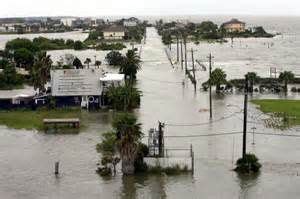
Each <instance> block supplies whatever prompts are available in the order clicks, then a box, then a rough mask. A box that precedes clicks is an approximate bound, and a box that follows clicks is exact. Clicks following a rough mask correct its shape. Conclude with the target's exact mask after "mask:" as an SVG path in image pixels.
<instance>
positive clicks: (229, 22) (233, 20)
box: [223, 18, 245, 25]
mask: <svg viewBox="0 0 300 199" xmlns="http://www.w3.org/2000/svg"><path fill="white" fill-rule="evenodd" d="M227 24H245V22H242V21H240V20H238V19H235V18H233V19H231V20H230V21H227V22H225V23H223V25H227Z"/></svg>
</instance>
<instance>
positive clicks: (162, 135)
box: [158, 121, 165, 157]
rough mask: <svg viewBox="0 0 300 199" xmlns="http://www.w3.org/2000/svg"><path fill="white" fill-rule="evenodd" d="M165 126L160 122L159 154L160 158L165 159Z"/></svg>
mask: <svg viewBox="0 0 300 199" xmlns="http://www.w3.org/2000/svg"><path fill="white" fill-rule="evenodd" d="M164 127H165V124H163V123H161V122H160V121H158V153H159V157H164V130H163V128H164Z"/></svg>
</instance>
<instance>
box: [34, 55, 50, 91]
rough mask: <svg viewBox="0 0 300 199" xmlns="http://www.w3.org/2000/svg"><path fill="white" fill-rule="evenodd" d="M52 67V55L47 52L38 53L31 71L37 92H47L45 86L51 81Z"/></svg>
mask: <svg viewBox="0 0 300 199" xmlns="http://www.w3.org/2000/svg"><path fill="white" fill-rule="evenodd" d="M51 66H52V60H51V58H50V55H47V53H46V52H39V53H37V55H36V57H35V59H34V64H33V67H32V69H31V71H30V75H31V78H32V83H33V87H34V89H35V90H37V89H39V92H43V91H45V90H46V89H45V85H46V83H47V82H48V81H49V79H50V69H51Z"/></svg>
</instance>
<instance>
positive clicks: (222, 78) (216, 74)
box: [208, 68, 227, 93]
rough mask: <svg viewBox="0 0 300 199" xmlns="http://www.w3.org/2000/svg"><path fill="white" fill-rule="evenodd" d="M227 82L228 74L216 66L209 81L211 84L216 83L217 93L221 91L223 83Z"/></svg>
mask: <svg viewBox="0 0 300 199" xmlns="http://www.w3.org/2000/svg"><path fill="white" fill-rule="evenodd" d="M226 82H227V80H226V74H225V72H224V71H223V70H222V69H220V68H216V69H215V70H214V71H212V73H211V77H210V79H209V80H208V83H209V84H210V85H215V86H216V92H217V93H220V89H221V84H226Z"/></svg>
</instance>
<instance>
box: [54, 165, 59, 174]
mask: <svg viewBox="0 0 300 199" xmlns="http://www.w3.org/2000/svg"><path fill="white" fill-rule="evenodd" d="M54 174H55V175H58V174H59V162H55V171H54Z"/></svg>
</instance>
